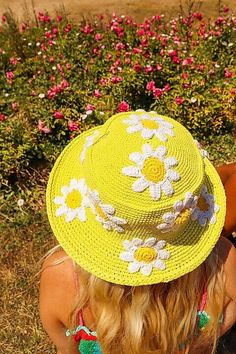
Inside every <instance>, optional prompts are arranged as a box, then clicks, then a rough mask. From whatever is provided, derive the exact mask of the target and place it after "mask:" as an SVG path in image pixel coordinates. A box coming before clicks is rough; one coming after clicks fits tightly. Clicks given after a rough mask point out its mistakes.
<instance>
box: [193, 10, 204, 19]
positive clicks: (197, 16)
mask: <svg viewBox="0 0 236 354" xmlns="http://www.w3.org/2000/svg"><path fill="white" fill-rule="evenodd" d="M192 16H193V17H194V18H196V19H197V20H199V21H201V20H202V19H203V16H202V14H201V13H200V12H194V13H193V14H192Z"/></svg>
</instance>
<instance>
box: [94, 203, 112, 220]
mask: <svg viewBox="0 0 236 354" xmlns="http://www.w3.org/2000/svg"><path fill="white" fill-rule="evenodd" d="M95 209H96V212H97V214H98V215H99V216H100V217H101V218H102V219H103V220H104V221H108V220H109V219H108V217H107V215H106V213H104V211H103V210H102V208H101V207H100V206H99V205H98V204H95Z"/></svg>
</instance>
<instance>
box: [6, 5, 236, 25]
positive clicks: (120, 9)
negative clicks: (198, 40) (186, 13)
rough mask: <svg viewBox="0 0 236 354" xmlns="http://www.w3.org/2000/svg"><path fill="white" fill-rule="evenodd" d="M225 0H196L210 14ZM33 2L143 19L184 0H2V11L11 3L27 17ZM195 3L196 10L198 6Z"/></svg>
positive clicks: (77, 13)
mask: <svg viewBox="0 0 236 354" xmlns="http://www.w3.org/2000/svg"><path fill="white" fill-rule="evenodd" d="M191 2H192V0H182V4H183V5H185V8H186V4H187V3H191ZM219 2H221V0H202V1H198V0H196V5H197V4H198V5H199V4H201V7H200V10H201V12H203V13H204V14H205V15H206V16H207V17H215V16H216V15H217V14H218V6H217V4H218V3H219ZM32 4H34V7H35V9H36V12H38V11H43V10H45V9H46V10H48V11H49V13H50V14H55V12H56V11H59V10H60V8H61V6H63V5H64V7H65V9H66V11H67V12H68V13H69V14H70V16H71V17H73V18H75V19H78V18H81V16H88V15H93V14H97V13H99V14H101V13H105V12H108V13H113V12H116V13H117V14H125V15H126V14H129V15H132V16H134V17H135V18H136V20H137V21H138V20H140V21H141V20H142V19H143V18H144V17H148V16H150V15H153V14H155V13H156V14H157V13H159V14H160V13H164V14H165V15H166V16H167V17H171V16H173V15H176V14H177V12H178V10H179V4H180V0H113V1H112V0H89V1H88V0H63V1H56V0H50V1H48V0H11V1H9V0H0V15H2V14H3V13H4V11H6V10H7V8H8V7H10V8H11V9H12V10H13V12H14V14H15V16H16V17H17V18H18V20H19V21H21V20H26V19H27V17H28V16H30V14H32ZM224 4H225V5H227V6H228V7H230V9H232V10H233V11H234V12H236V1H235V0H226V1H225V2H224ZM196 5H195V10H197V7H198V6H196Z"/></svg>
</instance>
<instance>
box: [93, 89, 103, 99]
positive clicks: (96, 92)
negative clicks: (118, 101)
mask: <svg viewBox="0 0 236 354" xmlns="http://www.w3.org/2000/svg"><path fill="white" fill-rule="evenodd" d="M93 95H94V96H95V97H96V98H100V97H101V96H102V95H101V92H100V91H99V90H94V93H93Z"/></svg>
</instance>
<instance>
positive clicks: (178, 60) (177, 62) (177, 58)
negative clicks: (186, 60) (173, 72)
mask: <svg viewBox="0 0 236 354" xmlns="http://www.w3.org/2000/svg"><path fill="white" fill-rule="evenodd" d="M172 61H173V63H175V64H179V63H180V59H179V57H177V56H174V57H172Z"/></svg>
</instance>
